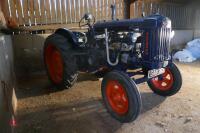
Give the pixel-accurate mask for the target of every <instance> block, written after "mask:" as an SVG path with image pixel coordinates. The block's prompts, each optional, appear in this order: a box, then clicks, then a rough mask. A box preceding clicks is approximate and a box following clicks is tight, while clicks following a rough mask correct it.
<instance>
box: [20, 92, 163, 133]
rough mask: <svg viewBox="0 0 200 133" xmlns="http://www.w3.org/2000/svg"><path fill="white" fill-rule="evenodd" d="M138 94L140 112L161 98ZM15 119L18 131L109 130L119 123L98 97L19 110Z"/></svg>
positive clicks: (101, 132)
mask: <svg viewBox="0 0 200 133" xmlns="http://www.w3.org/2000/svg"><path fill="white" fill-rule="evenodd" d="M141 96H142V101H143V108H142V112H141V114H142V113H145V112H147V111H149V110H151V109H153V108H155V107H157V106H158V105H159V104H161V103H162V102H163V101H164V100H165V98H163V97H160V96H157V95H155V94H153V93H141ZM20 112H23V110H21V111H20ZM18 122H19V123H20V125H19V126H18V129H17V131H18V132H20V133H43V132H48V133H66V132H67V133H79V132H84V133H93V132H98V133H111V132H115V131H117V130H118V129H119V128H120V127H121V126H122V124H121V123H119V122H118V121H116V120H115V119H113V118H112V117H111V116H110V115H109V114H108V113H107V111H106V109H105V107H104V106H103V103H102V100H91V101H84V102H83V101H80V103H77V104H71V105H66V106H64V105H63V106H57V105H56V106H55V105H54V106H53V105H52V106H49V107H41V108H40V109H38V110H37V111H35V112H31V113H27V114H23V113H20V115H19V116H18ZM30 129H31V130H30Z"/></svg>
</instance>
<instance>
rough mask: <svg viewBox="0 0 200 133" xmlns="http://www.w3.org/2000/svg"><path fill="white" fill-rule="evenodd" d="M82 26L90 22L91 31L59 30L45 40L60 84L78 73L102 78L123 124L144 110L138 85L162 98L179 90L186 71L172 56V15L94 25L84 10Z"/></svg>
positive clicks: (50, 72)
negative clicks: (183, 73)
mask: <svg viewBox="0 0 200 133" xmlns="http://www.w3.org/2000/svg"><path fill="white" fill-rule="evenodd" d="M113 14H114V12H113ZM83 21H84V22H85V24H83ZM82 24H83V25H82ZM79 26H80V27H83V26H84V27H85V26H87V27H88V28H87V32H76V31H70V30H67V29H58V30H56V31H55V33H53V34H52V35H50V36H49V37H48V38H47V39H46V41H45V45H44V62H45V66H46V69H47V74H48V76H49V79H50V80H51V82H52V83H53V84H54V85H55V86H56V87H57V88H61V89H63V88H70V87H71V86H72V85H73V84H74V83H75V82H76V80H77V77H78V71H79V72H80V71H81V72H89V73H93V74H95V75H97V76H98V77H103V81H102V86H101V91H102V97H103V101H104V103H105V107H106V108H107V110H108V112H109V113H110V114H111V115H112V116H113V117H114V118H115V119H117V120H119V121H120V122H131V121H133V120H135V119H136V118H137V116H138V115H139V113H140V110H141V96H140V93H139V91H138V87H137V84H140V83H142V82H147V83H148V86H149V87H150V89H151V90H152V91H153V92H155V93H156V94H158V95H161V96H171V95H174V94H176V93H177V92H178V91H179V90H180V88H181V85H182V77H181V73H180V71H179V70H178V68H177V66H176V65H175V64H174V63H173V62H172V57H171V54H170V40H171V38H172V29H171V20H170V19H169V18H167V17H164V16H161V15H159V14H154V15H151V16H147V17H143V18H139V19H127V20H117V19H115V17H113V19H112V20H110V21H101V22H96V23H95V17H94V16H92V15H91V14H85V15H84V17H83V18H82V19H81V20H80V23H79ZM136 75H142V76H140V78H135V76H136ZM137 77H138V76H137Z"/></svg>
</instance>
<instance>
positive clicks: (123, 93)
mask: <svg viewBox="0 0 200 133" xmlns="http://www.w3.org/2000/svg"><path fill="white" fill-rule="evenodd" d="M101 90H102V96H103V101H104V103H105V106H106V108H107V110H108V112H109V113H110V114H111V116H113V117H114V118H115V119H117V120H119V121H120V122H131V121H133V120H135V119H136V118H137V117H138V115H139V113H140V110H141V96H140V93H139V91H138V89H137V86H136V84H135V83H134V81H133V80H132V79H131V78H129V77H128V76H127V75H126V74H124V73H122V72H118V71H112V72H109V73H108V74H107V75H105V76H104V79H103V81H102V86H101Z"/></svg>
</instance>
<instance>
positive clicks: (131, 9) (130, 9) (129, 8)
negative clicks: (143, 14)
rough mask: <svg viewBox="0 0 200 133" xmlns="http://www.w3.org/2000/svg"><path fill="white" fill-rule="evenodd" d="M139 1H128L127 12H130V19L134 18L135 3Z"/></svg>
mask: <svg viewBox="0 0 200 133" xmlns="http://www.w3.org/2000/svg"><path fill="white" fill-rule="evenodd" d="M135 1H137V0H128V2H127V4H128V5H127V12H128V18H133V17H134V2H135Z"/></svg>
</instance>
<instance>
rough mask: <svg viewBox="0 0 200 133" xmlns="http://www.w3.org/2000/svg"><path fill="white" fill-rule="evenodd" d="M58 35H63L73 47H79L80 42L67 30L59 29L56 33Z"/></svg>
mask: <svg viewBox="0 0 200 133" xmlns="http://www.w3.org/2000/svg"><path fill="white" fill-rule="evenodd" d="M55 33H56V34H59V35H62V36H64V37H65V38H67V40H68V41H69V42H70V43H71V44H72V47H78V41H77V38H76V36H75V35H74V33H73V32H72V31H70V30H68V29H65V28H59V29H57V30H56V31H55Z"/></svg>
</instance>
